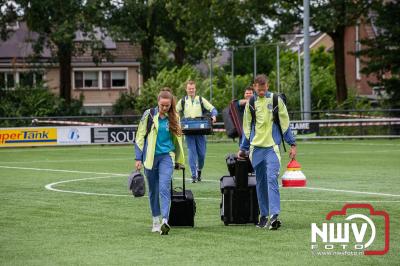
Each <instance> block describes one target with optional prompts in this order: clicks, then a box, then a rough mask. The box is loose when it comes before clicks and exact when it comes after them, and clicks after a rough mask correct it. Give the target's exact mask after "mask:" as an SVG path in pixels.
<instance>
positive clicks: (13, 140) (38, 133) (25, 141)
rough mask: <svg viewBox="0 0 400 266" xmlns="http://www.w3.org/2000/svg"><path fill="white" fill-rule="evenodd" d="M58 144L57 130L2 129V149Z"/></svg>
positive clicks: (0, 139) (0, 145)
mask: <svg viewBox="0 0 400 266" xmlns="http://www.w3.org/2000/svg"><path fill="white" fill-rule="evenodd" d="M56 144H57V129H56V128H46V127H35V128H7V129H0V147H19V146H42V145H56Z"/></svg>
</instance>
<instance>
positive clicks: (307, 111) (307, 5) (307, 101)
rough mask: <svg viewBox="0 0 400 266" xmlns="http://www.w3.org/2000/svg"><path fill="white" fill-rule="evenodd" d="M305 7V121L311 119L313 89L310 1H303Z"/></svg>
mask: <svg viewBox="0 0 400 266" xmlns="http://www.w3.org/2000/svg"><path fill="white" fill-rule="evenodd" d="M303 6H304V18H303V26H304V48H303V51H304V119H305V120H310V119H311V88H310V32H309V27H310V0H303Z"/></svg>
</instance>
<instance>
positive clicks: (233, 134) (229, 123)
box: [222, 107, 239, 139]
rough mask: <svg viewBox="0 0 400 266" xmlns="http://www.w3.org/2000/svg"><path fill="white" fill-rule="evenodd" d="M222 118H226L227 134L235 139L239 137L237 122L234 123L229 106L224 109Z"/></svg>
mask: <svg viewBox="0 0 400 266" xmlns="http://www.w3.org/2000/svg"><path fill="white" fill-rule="evenodd" d="M222 119H223V120H224V127H225V132H226V135H227V136H228V137H229V138H233V139H234V138H237V137H239V134H238V132H237V130H236V127H235V124H234V123H233V120H232V117H231V114H230V109H229V107H226V108H225V109H224V110H222Z"/></svg>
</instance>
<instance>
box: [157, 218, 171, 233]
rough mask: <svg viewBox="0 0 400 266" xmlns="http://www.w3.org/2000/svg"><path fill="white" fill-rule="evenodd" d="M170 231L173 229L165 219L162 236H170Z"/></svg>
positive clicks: (161, 231)
mask: <svg viewBox="0 0 400 266" xmlns="http://www.w3.org/2000/svg"><path fill="white" fill-rule="evenodd" d="M170 229H171V227H170V226H169V224H168V220H167V219H165V218H164V219H163V220H162V225H161V230H160V234H161V235H168V232H169V230H170Z"/></svg>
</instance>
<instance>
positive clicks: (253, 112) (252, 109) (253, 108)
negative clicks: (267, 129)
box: [249, 95, 256, 126]
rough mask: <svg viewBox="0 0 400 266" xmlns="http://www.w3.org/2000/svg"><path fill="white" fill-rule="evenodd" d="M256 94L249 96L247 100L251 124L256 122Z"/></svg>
mask: <svg viewBox="0 0 400 266" xmlns="http://www.w3.org/2000/svg"><path fill="white" fill-rule="evenodd" d="M255 101H256V96H255V95H253V96H251V98H250V100H249V109H250V114H251V126H253V125H254V124H255V123H256V106H255Z"/></svg>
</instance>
